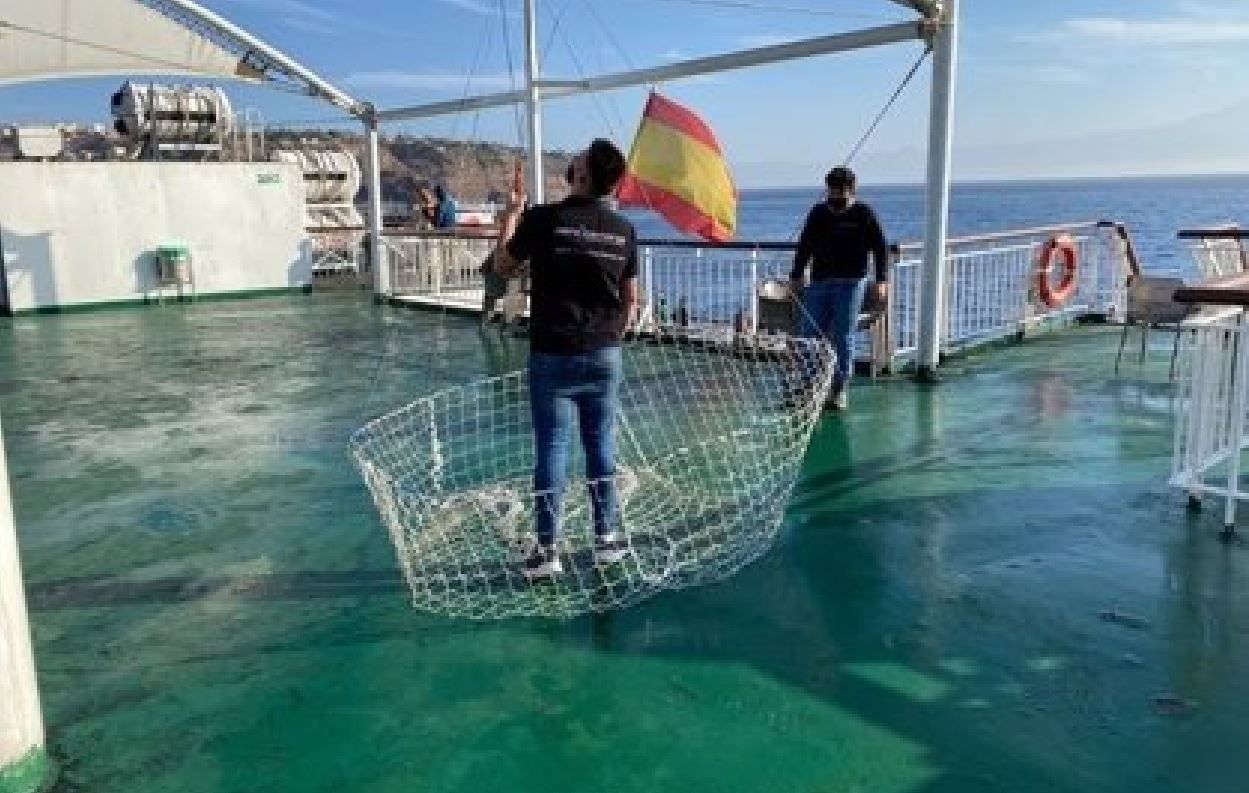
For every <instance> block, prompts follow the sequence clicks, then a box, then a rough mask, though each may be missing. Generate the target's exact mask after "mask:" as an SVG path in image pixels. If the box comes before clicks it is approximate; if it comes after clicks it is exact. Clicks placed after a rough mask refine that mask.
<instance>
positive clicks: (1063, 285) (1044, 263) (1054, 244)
mask: <svg viewBox="0 0 1249 793" xmlns="http://www.w3.org/2000/svg"><path fill="white" fill-rule="evenodd" d="M1055 260H1058V261H1057V262H1056V261H1055ZM1056 263H1057V264H1058V265H1059V266H1060V267H1061V268H1062V277H1061V278H1060V279H1059V281H1058V284H1057V285H1055V284H1053V283H1051V282H1050V274H1051V273H1052V272H1053V270H1054V265H1055V264H1056ZM1079 263H1080V254H1079V252H1078V251H1077V250H1076V244H1075V241H1074V240H1072V239H1071V237H1068V236H1067V235H1065V234H1064V235H1062V236H1058V237H1050V238H1049V239H1048V240H1046V241H1045V244H1044V245H1042V246H1041V255H1040V257H1038V259H1037V272H1036V289H1037V297H1039V298H1040V300H1041V302H1042V303H1044V304H1045V305H1046V306H1048V307H1049V308H1058V307H1059V306H1061V305H1062V304H1063V303H1065V302H1067V298H1069V297H1071V293H1072V292H1074V291H1076V270H1077V269H1078V268H1079Z"/></svg>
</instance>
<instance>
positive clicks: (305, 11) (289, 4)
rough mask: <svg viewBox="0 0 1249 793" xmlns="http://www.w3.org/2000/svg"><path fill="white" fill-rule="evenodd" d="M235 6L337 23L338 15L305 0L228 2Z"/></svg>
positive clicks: (242, 0) (326, 22) (235, 0)
mask: <svg viewBox="0 0 1249 793" xmlns="http://www.w3.org/2000/svg"><path fill="white" fill-rule="evenodd" d="M229 2H231V3H233V4H235V5H242V6H248V7H250V8H255V9H258V10H261V11H267V12H269V13H270V14H273V15H275V16H284V17H294V18H297V19H301V20H303V21H304V22H305V23H307V22H320V23H323V24H331V23H334V22H337V21H338V19H339V15H338V14H337V13H335V12H333V11H330V10H329V9H328V8H322V7H321V6H318V5H315V4H313V3H309V2H306V0H229Z"/></svg>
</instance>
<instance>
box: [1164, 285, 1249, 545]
mask: <svg viewBox="0 0 1249 793" xmlns="http://www.w3.org/2000/svg"><path fill="white" fill-rule="evenodd" d="M1183 339H1184V354H1183V355H1182V356H1181V359H1180V360H1181V361H1182V363H1181V366H1182V367H1183V368H1182V369H1181V374H1180V393H1179V397H1178V400H1177V403H1176V422H1175V454H1174V458H1173V462H1172V470H1171V484H1172V486H1174V487H1177V488H1181V489H1183V490H1184V491H1185V492H1187V493H1188V495H1189V497H1190V499H1192V500H1193V503H1194V504H1196V503H1199V499H1200V497H1201V496H1202V495H1203V494H1211V495H1215V496H1218V497H1221V498H1223V499H1224V510H1225V521H1226V523H1227V525H1228V526H1231V525H1232V523H1233V522H1234V520H1235V517H1236V502H1237V500H1238V499H1245V498H1249V492H1245V491H1242V490H1241V489H1240V484H1239V480H1240V473H1241V452H1242V451H1243V450H1244V448H1245V446H1246V442H1247V440H1249V428H1247V427H1246V423H1247V421H1249V416H1247V415H1246V413H1247V411H1249V400H1247V399H1246V392H1247V391H1249V321H1246V315H1245V313H1244V311H1243V310H1242V309H1239V308H1236V309H1224V310H1221V311H1218V312H1217V313H1213V314H1208V315H1204V316H1200V317H1198V318H1196V319H1194V320H1190V321H1189V322H1186V323H1185V325H1184V331H1183Z"/></svg>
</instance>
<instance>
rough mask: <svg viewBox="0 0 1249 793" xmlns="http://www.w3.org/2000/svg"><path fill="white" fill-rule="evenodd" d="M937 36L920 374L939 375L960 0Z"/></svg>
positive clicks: (951, 2)
mask: <svg viewBox="0 0 1249 793" xmlns="http://www.w3.org/2000/svg"><path fill="white" fill-rule="evenodd" d="M943 11H944V13H945V16H944V17H943V18H942V19H941V20H940V24H939V25H938V26H937V27H936V30H935V35H934V37H933V42H932V46H933V58H932V107H931V110H930V117H929V122H928V197H927V202H926V207H925V212H926V215H927V222H926V224H925V230H924V260H923V270H922V278H921V281H920V289H921V293H920V302H919V355H918V360H917V361H916V364H917V374H918V376H919V378H920V379H921V380H930V381H931V380H935V379H936V372H937V366H938V365H939V364H940V363H941V341H942V340H941V333H942V327H941V325H942V318H943V317H944V316H945V293H946V247H947V243H948V239H949V218H950V159H951V137H952V133H953V128H952V120H953V110H954V75H955V68H956V65H957V59H958V58H957V56H958V0H946V2H945V4H944V8H943Z"/></svg>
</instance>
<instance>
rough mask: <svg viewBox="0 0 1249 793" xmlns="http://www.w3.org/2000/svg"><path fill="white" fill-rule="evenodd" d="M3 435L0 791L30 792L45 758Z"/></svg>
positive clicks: (38, 779)
mask: <svg viewBox="0 0 1249 793" xmlns="http://www.w3.org/2000/svg"><path fill="white" fill-rule="evenodd" d="M3 437H4V432H3V429H0V793H28V791H33V790H35V789H37V787H38V785H39V784H41V783H42V780H43V776H44V773H45V772H46V769H47V758H46V756H45V754H44V750H43V747H44V735H43V715H42V713H41V712H40V709H39V690H38V681H37V680H36V678H35V657H34V653H33V651H32V650H31V640H30V623H29V620H28V618H27V616H26V593H25V590H24V589H23V586H22V567H21V563H20V560H19V558H18V552H17V528H16V526H15V525H14V522H13V508H12V505H11V500H10V496H9V472H8V464H7V461H6V460H5V456H4V443H3Z"/></svg>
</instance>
